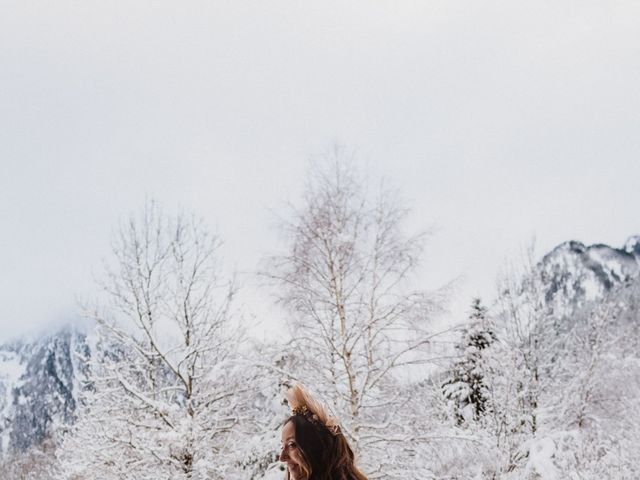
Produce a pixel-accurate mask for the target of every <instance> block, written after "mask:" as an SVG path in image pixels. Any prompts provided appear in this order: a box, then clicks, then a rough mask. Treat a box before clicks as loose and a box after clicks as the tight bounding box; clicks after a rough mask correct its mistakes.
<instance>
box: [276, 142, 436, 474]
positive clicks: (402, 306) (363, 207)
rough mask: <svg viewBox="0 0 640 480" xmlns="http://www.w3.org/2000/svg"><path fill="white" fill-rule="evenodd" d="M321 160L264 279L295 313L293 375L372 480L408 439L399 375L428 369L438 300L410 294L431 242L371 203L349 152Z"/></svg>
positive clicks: (379, 196) (393, 210) (386, 202)
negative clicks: (323, 407)
mask: <svg viewBox="0 0 640 480" xmlns="http://www.w3.org/2000/svg"><path fill="white" fill-rule="evenodd" d="M323 160H324V163H323V164H320V163H318V164H316V165H314V166H313V167H312V169H311V171H310V174H309V178H308V182H307V185H306V193H305V195H304V199H303V202H302V204H301V206H300V207H299V208H294V209H293V214H292V219H291V220H290V221H286V222H285V223H284V225H283V230H284V233H285V235H286V239H287V241H288V250H287V251H286V252H285V253H283V254H282V255H278V256H274V257H273V258H271V259H270V264H269V269H268V273H267V274H268V275H269V276H270V277H271V278H273V279H275V280H276V281H277V283H278V286H279V290H278V291H279V300H280V301H281V302H282V304H283V305H284V306H286V307H287V308H288V309H289V311H290V312H291V316H290V317H289V318H290V319H289V327H290V331H291V335H292V341H291V344H290V346H289V348H290V349H291V350H292V351H293V352H295V355H296V356H297V357H298V358H301V359H303V361H302V362H301V364H302V366H303V367H302V368H301V369H300V370H298V371H296V372H295V375H297V376H298V379H300V380H302V381H303V382H304V383H306V384H307V385H309V386H311V387H312V388H313V389H314V390H315V391H316V392H318V393H319V395H320V396H321V397H322V398H325V399H327V400H328V401H330V402H331V403H332V407H333V408H334V410H335V411H336V412H337V413H338V414H339V416H340V417H342V419H343V424H344V425H343V428H344V430H345V433H346V434H347V435H348V437H349V438H350V440H351V442H352V444H353V446H354V447H355V450H356V453H357V454H358V453H359V454H361V456H362V460H363V462H364V464H365V465H367V466H368V470H369V471H368V474H370V475H371V478H375V477H376V475H378V474H377V473H376V470H377V469H378V468H379V466H380V465H381V464H382V463H384V461H386V460H383V458H384V459H386V458H387V457H388V455H391V453H390V450H389V448H390V447H391V446H392V445H400V444H401V443H402V441H403V439H406V438H407V435H409V434H408V430H407V429H408V428H409V427H410V426H409V425H407V424H406V423H403V420H402V417H401V416H399V415H395V413H396V412H395V410H396V409H398V408H402V406H403V402H405V399H404V398H403V397H402V395H400V394H398V388H397V386H398V384H397V378H398V377H397V374H398V373H399V371H401V370H402V369H408V368H410V367H411V366H419V365H423V364H424V363H426V362H429V360H430V353H429V348H430V344H431V342H432V341H433V339H434V332H433V331H432V329H431V327H430V318H431V317H432V315H433V313H434V311H436V310H437V308H438V306H439V301H438V300H437V299H436V297H435V295H433V294H430V293H428V292H426V291H424V290H420V289H412V288H410V280H411V279H412V274H413V273H414V272H415V269H416V267H417V266H418V262H419V259H420V257H421V254H422V252H423V245H424V240H425V235H424V234H415V235H409V234H407V233H406V232H405V228H404V223H405V220H406V217H407V214H408V210H407V208H405V207H404V206H403V205H402V204H401V203H400V202H399V200H398V198H397V196H396V195H394V194H393V193H392V192H391V191H389V190H385V189H382V188H381V189H380V190H379V191H377V193H376V194H373V195H369V194H368V192H367V191H366V185H365V182H364V181H363V179H362V178H360V177H359V176H358V174H357V172H356V171H355V168H354V166H353V164H352V163H351V162H350V161H349V159H347V158H345V154H344V152H343V151H340V150H336V151H335V152H334V153H333V155H331V156H329V158H325V159H323ZM380 475H381V473H380Z"/></svg>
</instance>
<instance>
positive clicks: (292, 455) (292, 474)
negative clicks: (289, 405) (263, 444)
mask: <svg viewBox="0 0 640 480" xmlns="http://www.w3.org/2000/svg"><path fill="white" fill-rule="evenodd" d="M280 461H281V462H285V463H286V464H287V470H288V471H289V478H290V479H291V480H304V479H303V478H302V469H301V468H300V465H301V463H302V462H303V460H302V454H301V452H300V448H299V447H298V443H297V442H296V432H295V427H294V425H293V422H287V423H286V424H285V425H284V427H282V453H280Z"/></svg>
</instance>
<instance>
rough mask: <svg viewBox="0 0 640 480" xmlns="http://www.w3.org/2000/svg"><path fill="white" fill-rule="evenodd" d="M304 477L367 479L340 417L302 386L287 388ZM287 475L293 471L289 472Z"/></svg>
mask: <svg viewBox="0 0 640 480" xmlns="http://www.w3.org/2000/svg"><path fill="white" fill-rule="evenodd" d="M287 397H288V400H289V404H290V406H291V407H292V409H293V412H294V413H293V415H291V416H290V417H289V418H288V419H287V421H285V422H284V425H286V424H288V423H289V422H291V423H292V424H293V428H294V432H295V438H296V443H297V444H298V448H299V451H300V457H301V460H302V462H301V463H300V470H301V471H302V473H303V475H304V476H305V478H304V479H303V480H367V477H366V476H365V475H364V474H363V473H362V472H361V471H360V470H359V469H358V468H357V467H356V465H355V459H354V454H353V450H352V449H351V447H350V446H349V442H348V441H347V439H346V437H345V436H344V434H343V433H342V430H341V429H340V426H339V425H338V423H337V420H336V419H335V418H333V417H331V416H330V415H329V414H328V412H327V411H326V409H325V408H324V406H323V405H321V404H320V403H319V402H317V401H316V400H315V399H314V398H313V397H311V395H310V394H309V393H308V392H307V391H306V390H305V389H303V388H302V387H301V386H299V385H296V386H295V387H293V388H292V389H291V390H289V392H287ZM286 478H287V479H288V478H289V474H288V473H287V477H286Z"/></svg>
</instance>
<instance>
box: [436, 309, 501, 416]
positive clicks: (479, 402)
mask: <svg viewBox="0 0 640 480" xmlns="http://www.w3.org/2000/svg"><path fill="white" fill-rule="evenodd" d="M494 340H495V333H494V332H493V329H492V328H491V326H490V325H489V322H488V320H487V309H486V308H485V307H484V306H483V305H482V302H481V300H480V299H479V298H475V299H474V300H473V301H472V303H471V313H470V315H469V321H468V323H467V325H466V326H465V328H464V330H463V334H462V340H461V342H460V344H459V345H458V350H459V352H460V356H459V358H458V360H457V361H456V362H455V364H454V365H453V367H452V368H451V371H450V373H449V378H448V379H447V380H446V381H445V382H444V383H443V385H442V391H443V394H444V396H445V398H447V399H448V400H450V401H451V403H452V406H453V410H454V416H455V419H456V421H457V423H458V424H459V425H461V424H463V423H465V422H467V421H469V420H478V419H479V418H480V417H481V416H482V414H483V413H484V412H485V411H486V409H487V388H486V385H485V383H484V371H483V365H482V352H483V350H485V349H486V348H487V347H489V346H490V345H491V344H492V343H493V341H494Z"/></svg>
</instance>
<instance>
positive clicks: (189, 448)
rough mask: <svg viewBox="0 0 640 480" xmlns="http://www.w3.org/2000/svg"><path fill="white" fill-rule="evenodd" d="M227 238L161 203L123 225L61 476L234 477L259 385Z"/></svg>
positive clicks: (65, 447)
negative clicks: (246, 346)
mask: <svg viewBox="0 0 640 480" xmlns="http://www.w3.org/2000/svg"><path fill="white" fill-rule="evenodd" d="M219 245H220V242H219V240H218V239H217V238H216V237H215V236H213V235H212V234H211V233H210V232H209V231H208V230H207V229H206V228H205V226H204V225H203V223H202V222H201V221H199V220H197V219H195V218H193V217H189V216H187V215H184V214H179V215H177V216H173V217H172V216H168V215H164V214H163V213H162V212H161V211H160V209H159V208H158V207H157V206H156V205H155V204H153V203H149V204H147V205H146V207H145V209H144V211H143V212H142V214H141V215H140V216H139V217H138V218H135V217H132V218H130V219H129V221H128V222H127V223H125V224H123V225H121V227H120V229H119V230H118V231H117V234H116V236H115V237H114V241H113V256H112V261H111V262H109V263H107V266H106V280H105V281H104V283H103V286H104V289H105V291H106V294H107V296H106V300H105V303H103V304H102V305H101V306H100V307H99V308H96V309H95V311H93V312H92V315H93V316H94V318H95V320H96V322H97V326H98V330H97V332H98V333H97V338H96V340H95V344H94V353H93V358H92V361H91V364H90V365H91V373H90V383H89V385H88V387H87V391H86V395H85V398H84V406H83V407H82V409H81V410H80V413H79V418H78V422H77V423H76V425H75V427H74V428H73V429H72V431H71V432H70V435H69V436H68V438H67V439H66V441H65V442H64V443H63V446H62V448H61V451H60V454H59V459H60V462H59V464H60V468H61V470H60V475H59V477H60V478H70V479H97V478H100V479H110V478H113V479H116V478H117V479H134V478H135V479H137V480H141V479H169V478H171V479H180V478H184V479H194V480H198V479H216V478H229V477H227V476H226V470H227V469H228V468H229V467H230V465H232V464H233V462H234V461H235V460H236V459H235V457H234V456H233V449H232V447H233V445H234V443H233V442H234V438H235V437H234V433H236V432H239V431H240V430H242V429H243V428H246V426H247V425H248V423H247V422H246V421H245V419H244V415H245V412H246V407H245V403H244V402H243V398H242V392H246V391H247V389H248V388H250V385H248V382H247V369H246V368H243V365H242V364H241V363H240V362H239V360H238V358H237V353H238V349H239V342H240V338H241V334H240V330H239V329H238V328H237V325H236V324H234V322H233V319H232V318H231V316H230V303H231V300H232V298H233V294H234V287H233V285H232V283H231V282H228V281H222V279H221V278H220V274H219V265H218V259H217V255H218V247H219Z"/></svg>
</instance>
